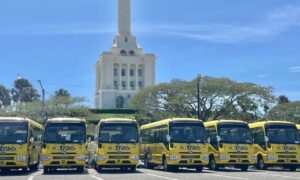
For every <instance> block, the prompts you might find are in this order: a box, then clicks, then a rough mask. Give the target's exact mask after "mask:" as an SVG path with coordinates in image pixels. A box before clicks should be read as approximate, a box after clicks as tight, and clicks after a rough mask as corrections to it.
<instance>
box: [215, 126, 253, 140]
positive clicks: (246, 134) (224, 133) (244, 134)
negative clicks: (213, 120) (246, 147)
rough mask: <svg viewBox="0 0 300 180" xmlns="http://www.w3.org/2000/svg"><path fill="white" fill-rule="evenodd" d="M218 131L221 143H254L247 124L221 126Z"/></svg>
mask: <svg viewBox="0 0 300 180" xmlns="http://www.w3.org/2000/svg"><path fill="white" fill-rule="evenodd" d="M218 129H219V136H220V142H221V143H232V144H251V143H252V142H253V140H252V136H251V132H250V128H249V126H248V125H247V124H220V125H219V127H218Z"/></svg>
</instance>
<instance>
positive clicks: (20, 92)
mask: <svg viewBox="0 0 300 180" xmlns="http://www.w3.org/2000/svg"><path fill="white" fill-rule="evenodd" d="M11 94H12V99H13V101H14V102H15V103H20V102H33V101H35V100H37V99H38V98H39V97H40V95H39V94H38V93H37V90H36V89H35V88H34V87H33V86H32V84H31V83H30V82H29V81H28V80H27V79H23V78H20V79H17V80H15V82H14V87H13V88H12V89H11Z"/></svg>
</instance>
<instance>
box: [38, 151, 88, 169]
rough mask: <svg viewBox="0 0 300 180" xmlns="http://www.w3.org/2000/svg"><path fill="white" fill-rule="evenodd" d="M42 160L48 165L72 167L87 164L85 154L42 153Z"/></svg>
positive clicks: (44, 164)
mask: <svg viewBox="0 0 300 180" xmlns="http://www.w3.org/2000/svg"><path fill="white" fill-rule="evenodd" d="M41 162H42V164H43V166H47V167H62V168H71V167H78V166H85V164H86V158H85V155H74V154H72V155H53V156H50V155H42V156H41Z"/></svg>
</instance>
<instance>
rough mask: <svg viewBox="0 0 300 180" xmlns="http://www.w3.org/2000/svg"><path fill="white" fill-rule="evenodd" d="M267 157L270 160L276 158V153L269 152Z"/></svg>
mask: <svg viewBox="0 0 300 180" xmlns="http://www.w3.org/2000/svg"><path fill="white" fill-rule="evenodd" d="M267 158H268V159H269V160H272V159H275V158H276V155H275V154H268V156H267Z"/></svg>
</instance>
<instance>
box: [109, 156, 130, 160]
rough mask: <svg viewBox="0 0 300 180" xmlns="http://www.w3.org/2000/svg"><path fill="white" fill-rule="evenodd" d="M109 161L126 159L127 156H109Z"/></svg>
mask: <svg viewBox="0 0 300 180" xmlns="http://www.w3.org/2000/svg"><path fill="white" fill-rule="evenodd" d="M108 158H109V159H128V158H129V156H109V157H108Z"/></svg>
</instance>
